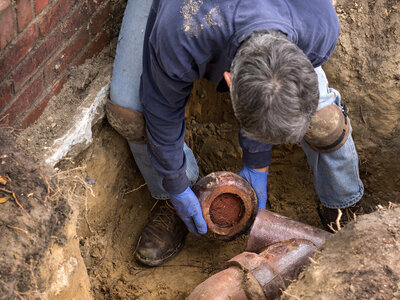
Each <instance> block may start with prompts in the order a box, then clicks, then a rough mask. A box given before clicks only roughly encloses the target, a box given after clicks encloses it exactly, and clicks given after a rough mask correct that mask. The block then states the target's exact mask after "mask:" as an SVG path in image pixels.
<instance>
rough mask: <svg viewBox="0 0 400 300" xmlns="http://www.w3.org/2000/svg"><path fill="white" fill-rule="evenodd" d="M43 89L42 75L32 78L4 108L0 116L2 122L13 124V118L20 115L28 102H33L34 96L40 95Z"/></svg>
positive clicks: (27, 105)
mask: <svg viewBox="0 0 400 300" xmlns="http://www.w3.org/2000/svg"><path fill="white" fill-rule="evenodd" d="M42 90H43V82H42V76H38V77H37V78H36V79H35V80H33V81H32V82H31V83H30V84H29V85H28V86H27V87H26V89H25V90H24V91H23V92H22V93H20V94H19V95H18V96H17V97H16V98H15V100H14V102H13V103H12V104H11V106H10V107H9V108H8V109H7V110H6V112H5V113H3V114H2V116H0V119H3V117H4V116H6V117H5V118H4V119H3V121H2V122H3V123H6V124H13V123H14V122H15V119H16V118H17V117H18V116H19V115H22V114H23V112H24V111H25V109H26V108H27V107H29V105H30V104H32V103H33V102H35V100H36V98H37V97H38V96H39V95H40V93H41V92H42Z"/></svg>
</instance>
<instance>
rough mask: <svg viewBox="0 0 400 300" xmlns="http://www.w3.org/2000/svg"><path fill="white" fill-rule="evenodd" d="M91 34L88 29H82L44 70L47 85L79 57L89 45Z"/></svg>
mask: <svg viewBox="0 0 400 300" xmlns="http://www.w3.org/2000/svg"><path fill="white" fill-rule="evenodd" d="M88 41H89V32H88V31H87V30H86V28H81V30H80V31H79V33H78V34H77V35H76V36H74V38H73V39H72V40H71V41H70V42H69V43H68V45H67V46H66V48H65V49H64V50H63V51H62V52H61V53H60V54H59V55H57V57H56V58H54V59H53V60H52V61H50V62H49V63H47V64H46V66H45V68H44V77H45V84H46V85H49V84H50V83H51V82H53V80H54V79H55V78H57V77H58V76H59V74H61V73H62V72H63V71H64V70H65V68H66V67H67V66H68V65H69V64H70V63H71V61H72V60H73V59H74V58H75V57H77V55H78V53H79V52H80V51H82V49H83V48H84V47H85V46H86V45H87V43H88Z"/></svg>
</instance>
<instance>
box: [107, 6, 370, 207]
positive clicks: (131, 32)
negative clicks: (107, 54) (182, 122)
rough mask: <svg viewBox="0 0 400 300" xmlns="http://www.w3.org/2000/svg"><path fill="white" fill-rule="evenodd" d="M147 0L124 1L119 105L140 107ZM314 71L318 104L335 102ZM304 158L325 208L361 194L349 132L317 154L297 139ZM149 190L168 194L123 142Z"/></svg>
mask: <svg viewBox="0 0 400 300" xmlns="http://www.w3.org/2000/svg"><path fill="white" fill-rule="evenodd" d="M151 4H152V1H150V0H129V1H128V4H127V7H126V9H125V14H124V19H123V21H122V26H121V31H120V34H119V39H118V46H117V51H116V57H115V61H114V70H113V76H112V81H111V90H110V97H111V100H112V101H113V102H114V103H116V104H118V105H120V106H124V107H127V108H130V109H133V110H136V111H140V112H142V105H141V103H140V100H139V84H140V76H141V73H142V49H143V39H144V32H145V28H146V22H147V17H148V13H149V11H150V7H151ZM315 72H316V73H317V75H318V82H319V92H320V100H319V105H318V109H321V108H323V107H325V106H327V105H331V104H336V105H338V106H340V94H339V93H338V92H337V91H336V90H334V89H332V88H329V87H328V80H327V79H326V76H325V73H324V71H323V70H322V68H321V67H318V68H316V69H315ZM301 145H302V148H303V150H304V151H305V153H306V155H307V161H308V163H309V165H310V167H311V169H312V170H313V174H314V183H315V189H316V192H317V194H318V196H319V198H320V200H321V202H322V204H323V205H324V206H326V207H329V208H345V207H348V206H350V205H353V204H354V203H356V202H358V201H359V200H360V199H361V197H362V195H363V191H364V188H363V184H362V182H361V180H360V177H359V171H358V156H357V152H356V149H355V146H354V142H353V139H352V137H351V135H350V136H349V138H348V140H347V141H346V143H345V144H344V145H343V146H342V147H341V148H340V149H338V150H336V151H335V152H332V153H317V152H315V151H314V150H312V149H311V148H310V147H309V146H308V145H307V143H306V142H304V141H302V143H301ZM129 146H130V149H131V151H132V154H133V156H134V158H135V161H136V164H137V165H138V167H139V169H140V171H141V173H142V175H143V177H144V179H145V181H146V183H147V185H148V188H149V190H150V192H151V195H152V196H153V197H154V198H156V199H168V198H169V195H168V193H167V192H166V191H165V190H164V188H163V186H162V178H161V176H160V175H159V174H158V173H157V171H156V170H155V169H154V168H153V166H152V165H151V163H150V159H149V155H148V153H147V146H146V145H137V144H132V143H130V144H129ZM184 152H185V155H186V161H187V169H186V173H187V176H188V178H189V180H190V181H191V182H192V183H194V182H196V180H197V177H198V166H197V162H196V159H195V158H194V155H193V152H192V151H191V150H190V148H188V147H187V145H186V144H185V145H184Z"/></svg>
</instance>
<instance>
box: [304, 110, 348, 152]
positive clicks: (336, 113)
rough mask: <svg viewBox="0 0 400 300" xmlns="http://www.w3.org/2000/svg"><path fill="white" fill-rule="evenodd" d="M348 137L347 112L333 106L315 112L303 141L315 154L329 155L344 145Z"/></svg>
mask: <svg viewBox="0 0 400 300" xmlns="http://www.w3.org/2000/svg"><path fill="white" fill-rule="evenodd" d="M349 135H350V120H349V118H348V116H347V110H346V108H344V109H343V110H342V109H341V108H340V107H338V106H337V105H335V104H332V105H328V106H326V107H324V108H323V109H321V110H319V111H317V112H316V113H315V115H314V116H313V118H312V120H311V124H310V127H309V128H308V130H307V133H306V135H305V136H304V140H305V141H306V142H307V143H308V145H309V146H310V147H311V148H312V149H313V150H314V151H316V152H320V153H330V152H333V151H336V150H337V149H339V148H340V147H342V146H343V145H344V143H345V142H346V140H347V139H348V137H349Z"/></svg>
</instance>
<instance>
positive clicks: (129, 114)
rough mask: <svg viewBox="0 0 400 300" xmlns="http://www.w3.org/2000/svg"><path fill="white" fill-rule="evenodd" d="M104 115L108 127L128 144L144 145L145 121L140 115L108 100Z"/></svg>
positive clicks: (145, 139) (145, 138)
mask: <svg viewBox="0 0 400 300" xmlns="http://www.w3.org/2000/svg"><path fill="white" fill-rule="evenodd" d="M106 115H107V120H108V122H109V123H110V125H111V126H112V127H113V128H114V129H115V130H116V131H117V132H118V133H119V134H120V135H122V136H123V137H124V138H126V139H127V140H128V141H129V142H131V143H134V144H145V143H146V141H147V137H146V130H145V121H144V117H143V114H142V113H140V112H138V111H135V110H132V109H129V108H126V107H123V106H120V105H117V104H115V103H113V102H111V101H110V100H108V101H107V103H106Z"/></svg>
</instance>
